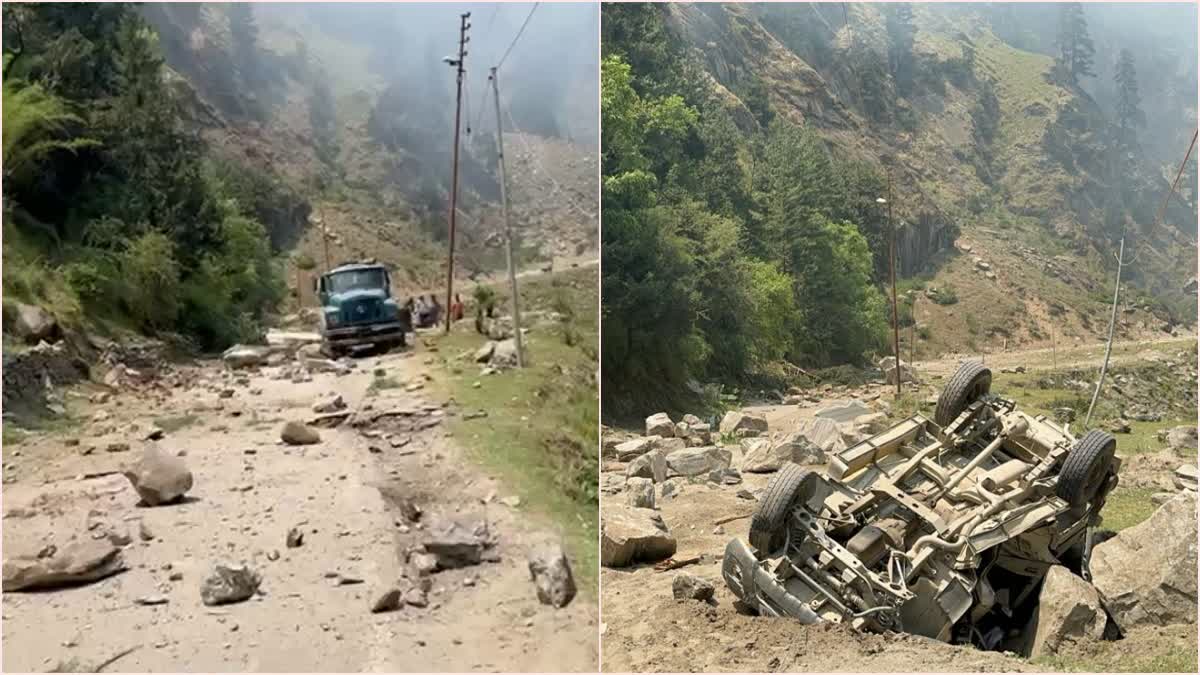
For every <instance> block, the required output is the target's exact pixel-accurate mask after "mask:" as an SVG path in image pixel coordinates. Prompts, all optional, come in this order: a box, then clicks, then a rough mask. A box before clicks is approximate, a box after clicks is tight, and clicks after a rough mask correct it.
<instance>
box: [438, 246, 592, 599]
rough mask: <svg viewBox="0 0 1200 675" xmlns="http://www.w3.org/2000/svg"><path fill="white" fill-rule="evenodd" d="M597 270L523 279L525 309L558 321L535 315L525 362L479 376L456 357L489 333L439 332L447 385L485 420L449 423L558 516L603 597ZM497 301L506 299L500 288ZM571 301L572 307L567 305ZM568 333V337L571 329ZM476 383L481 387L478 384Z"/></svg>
mask: <svg viewBox="0 0 1200 675" xmlns="http://www.w3.org/2000/svg"><path fill="white" fill-rule="evenodd" d="M595 274H596V272H595V270H587V269H584V270H572V271H569V272H564V273H560V274H555V275H553V276H551V277H549V278H538V279H536V280H529V281H526V282H525V283H524V284H523V285H522V288H521V298H522V299H521V302H522V312H523V314H524V313H526V312H527V313H528V314H529V315H530V317H532V316H534V312H537V311H539V310H540V311H545V312H549V311H554V312H557V313H558V314H559V315H560V316H561V317H562V318H561V319H560V320H559V321H554V322H551V321H548V320H541V321H538V322H536V323H535V322H533V321H529V322H527V323H529V324H530V325H531V327H532V330H531V331H530V332H529V333H528V334H527V335H526V336H525V349H526V356H525V358H526V367H525V368H524V369H520V370H518V369H511V370H505V371H503V372H501V373H499V374H495V375H487V376H481V375H480V374H479V368H478V367H477V366H476V364H474V363H471V362H468V363H465V364H464V363H463V362H462V361H460V360H457V359H456V358H455V356H453V355H457V354H462V353H469V354H470V353H474V352H475V350H477V349H478V348H479V347H480V345H482V344H483V341H484V339H485V338H484V337H483V336H481V335H478V334H476V333H475V331H474V329H473V327H472V325H471V322H470V321H462V322H460V323H459V324H458V325H457V326H456V327H455V330H453V331H452V332H451V334H450V335H447V336H439V337H438V338H437V341H438V353H439V354H441V355H443V358H444V359H448V360H444V361H442V364H441V365H442V369H443V371H444V373H445V377H444V378H438V379H437V380H436V381H435V382H436V386H444V387H445V388H446V389H447V390H448V391H447V393H448V394H449V395H450V396H452V397H453V398H454V400H455V401H457V402H458V404H459V405H460V406H461V408H462V409H463V410H464V411H474V410H480V409H482V410H486V411H487V413H488V416H487V417H485V418H482V419H472V420H464V419H462V418H461V417H456V418H454V419H452V420H451V421H450V422H449V426H450V429H451V431H452V432H453V433H454V436H455V438H458V439H459V440H460V441H462V443H463V444H464V445H465V446H466V448H467V450H468V452H469V453H470V454H471V456H472V458H473V459H475V460H476V461H478V462H479V463H480V464H481V465H483V466H484V467H485V468H487V469H488V470H489V471H494V472H495V473H496V474H498V475H499V477H500V479H501V480H502V481H503V482H504V483H505V484H506V485H507V486H508V488H509V489H510V490H512V491H514V492H515V493H516V494H517V495H519V496H520V497H521V501H522V503H523V506H522V508H529V509H530V510H531V511H533V512H535V513H538V514H541V515H543V516H546V517H548V518H549V519H551V520H552V521H553V522H554V523H555V525H556V526H557V527H558V529H559V531H560V532H561V533H562V535H563V538H564V542H565V545H566V546H567V549H568V551H569V552H570V554H571V556H572V558H573V566H574V570H575V573H576V574H577V575H578V576H579V578H580V585H581V586H582V587H583V588H584V589H585V590H584V592H585V593H587V594H589V595H590V596H591V597H596V592H597V582H598V577H597V574H598V567H599V551H598V549H597V545H596V541H597V536H598V520H599V512H598V507H599V499H598V492H599V490H598V484H599V432H598V427H599V410H598V407H599V406H598V396H597V379H596V378H597V370H598V363H597V346H598V342H599V334H598V326H597V301H598V298H597V292H596V288H597V284H596V279H595ZM496 300H497V302H496V306H497V308H504V307H507V298H506V297H504V290H503V289H500V288H498V289H497V298H496ZM564 310H569V311H564ZM568 335H569V336H570V339H567V337H566V336H568ZM476 382H478V383H479V385H480V386H478V387H475V386H474V385H475V383H476Z"/></svg>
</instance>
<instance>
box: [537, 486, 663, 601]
mask: <svg viewBox="0 0 1200 675" xmlns="http://www.w3.org/2000/svg"><path fill="white" fill-rule="evenodd" d="M652 489H653V488H652ZM529 575H530V577H532V578H533V583H534V586H536V587H537V596H538V601H539V602H541V603H542V604H543V605H551V606H553V607H566V606H567V604H568V603H570V602H571V600H572V599H573V598H574V597H575V591H576V589H575V578H574V576H572V574H571V565H570V563H569V562H568V561H567V554H566V553H564V552H563V550H562V547H561V546H559V545H557V544H546V545H544V546H541V547H539V548H537V549H534V551H533V552H532V553H530V555H529Z"/></svg>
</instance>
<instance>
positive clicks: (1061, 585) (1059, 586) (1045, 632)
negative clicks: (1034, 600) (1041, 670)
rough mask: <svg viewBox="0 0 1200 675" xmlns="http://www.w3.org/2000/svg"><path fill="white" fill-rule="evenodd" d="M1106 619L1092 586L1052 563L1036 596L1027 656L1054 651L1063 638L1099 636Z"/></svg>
mask: <svg viewBox="0 0 1200 675" xmlns="http://www.w3.org/2000/svg"><path fill="white" fill-rule="evenodd" d="M1107 619H1108V615H1106V614H1105V613H1104V608H1103V607H1102V606H1101V605H1100V595H1099V593H1097V592H1096V589H1095V588H1093V587H1092V585H1091V584H1089V583H1088V582H1086V581H1084V580H1083V579H1080V578H1079V577H1077V576H1075V575H1074V574H1072V573H1071V571H1070V570H1068V569H1067V568H1065V567H1063V566H1061V565H1054V566H1052V567H1051V568H1050V569H1049V571H1048V572H1047V573H1046V578H1045V581H1043V582H1042V590H1041V595H1040V596H1039V597H1038V608H1037V610H1035V615H1034V619H1033V620H1034V625H1035V627H1036V629H1035V631H1034V635H1033V647H1032V649H1031V652H1030V657H1031V658H1036V657H1038V656H1042V655H1045V654H1052V653H1054V652H1057V651H1058V648H1059V646H1060V645H1061V644H1062V643H1063V641H1064V640H1065V639H1072V638H1087V639H1092V640H1099V639H1100V638H1101V636H1103V635H1104V624H1105V622H1106V621H1107Z"/></svg>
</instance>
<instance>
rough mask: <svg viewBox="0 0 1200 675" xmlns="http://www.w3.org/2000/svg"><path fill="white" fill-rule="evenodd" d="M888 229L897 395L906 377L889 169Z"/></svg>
mask: <svg viewBox="0 0 1200 675" xmlns="http://www.w3.org/2000/svg"><path fill="white" fill-rule="evenodd" d="M887 203H888V229H889V230H891V233H892V237H891V246H890V248H891V256H890V259H891V260H890V264H889V267H890V268H891V277H892V351H893V352H894V354H895V356H896V396H899V395H900V381H901V380H903V379H904V377H903V373H902V372H901V368H900V315H899V314H898V313H897V312H896V226H895V224H894V221H893V220H892V172H891V171H888V196H887Z"/></svg>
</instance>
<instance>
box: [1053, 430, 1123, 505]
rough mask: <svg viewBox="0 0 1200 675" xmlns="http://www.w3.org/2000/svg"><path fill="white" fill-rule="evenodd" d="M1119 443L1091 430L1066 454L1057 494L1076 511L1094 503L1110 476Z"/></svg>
mask: <svg viewBox="0 0 1200 675" xmlns="http://www.w3.org/2000/svg"><path fill="white" fill-rule="evenodd" d="M1116 452H1117V439H1116V438H1114V437H1113V436H1112V435H1110V434H1108V433H1107V432H1104V431H1100V430H1099V429H1092V430H1091V431H1089V432H1087V433H1086V434H1084V435H1083V438H1081V439H1079V442H1078V443H1076V444H1075V447H1073V448H1071V451H1070V452H1068V453H1067V459H1066V461H1064V462H1063V465H1062V469H1061V470H1060V471H1059V472H1058V484H1057V485H1055V486H1054V494H1056V495H1058V496H1059V497H1061V498H1062V499H1063V501H1065V502H1067V504H1069V505H1070V506H1071V508H1076V507H1079V506H1083V505H1084V504H1086V503H1088V502H1089V501H1091V500H1092V499H1093V498H1094V497H1095V496H1096V493H1097V491H1099V490H1100V487H1101V486H1102V485H1104V481H1105V479H1106V478H1107V476H1108V469H1109V467H1110V466H1112V459H1113V455H1115V454H1116Z"/></svg>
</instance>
